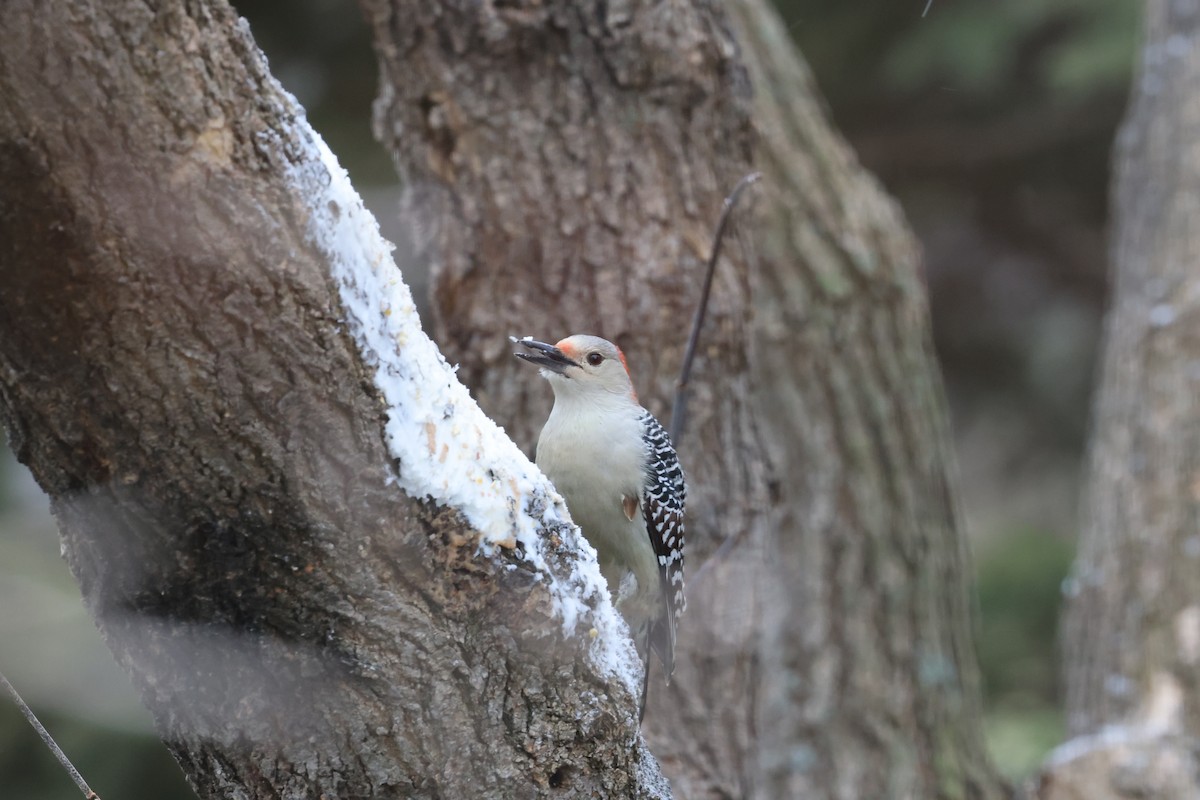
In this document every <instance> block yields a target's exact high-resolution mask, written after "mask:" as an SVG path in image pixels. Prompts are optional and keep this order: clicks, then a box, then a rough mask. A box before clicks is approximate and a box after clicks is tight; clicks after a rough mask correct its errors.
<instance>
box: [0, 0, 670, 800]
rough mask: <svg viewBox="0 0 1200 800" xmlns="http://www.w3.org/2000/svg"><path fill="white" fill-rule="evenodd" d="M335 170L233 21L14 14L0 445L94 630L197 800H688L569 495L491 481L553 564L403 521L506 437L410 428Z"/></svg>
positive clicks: (145, 9) (217, 15)
mask: <svg viewBox="0 0 1200 800" xmlns="http://www.w3.org/2000/svg"><path fill="white" fill-rule="evenodd" d="M311 139H312V134H311V131H310V130H309V129H308V128H307V126H306V124H304V123H303V119H302V115H301V112H300V111H299V110H298V109H297V108H296V107H295V106H294V103H293V101H292V100H291V99H290V98H289V97H287V96H286V95H285V94H284V93H283V92H282V91H281V90H280V89H279V87H278V85H277V84H276V83H275V82H274V80H273V79H272V78H271V77H270V75H269V74H268V73H267V70H266V64H265V61H264V59H263V58H262V56H261V55H260V54H259V53H258V51H257V49H256V48H255V46H254V43H253V41H252V40H251V38H250V36H249V34H248V32H247V30H246V28H245V27H244V25H243V24H241V23H240V22H239V21H238V19H237V17H236V15H235V14H234V13H233V11H232V10H231V9H230V8H229V7H228V5H226V4H225V3H223V2H219V0H214V1H211V2H200V3H193V2H186V3H185V2H169V1H165V2H161V3H154V4H147V3H143V2H134V0H61V2H53V3H43V2H37V1H36V0H10V1H9V2H4V3H2V4H0V187H3V190H2V191H0V418H2V419H3V422H4V425H5V428H6V429H7V432H8V435H9V440H10V443H11V445H12V448H13V450H14V452H15V453H16V454H17V456H18V458H19V459H20V460H21V461H22V462H23V463H25V464H26V465H28V466H29V468H30V469H31V470H32V472H33V474H34V476H35V477H36V478H37V480H38V482H39V483H40V485H41V486H42V487H43V488H44V489H45V490H46V492H47V493H48V494H49V495H50V498H51V503H52V508H53V511H54V514H55V516H56V518H57V520H58V524H59V526H60V529H61V532H62V544H63V552H64V554H65V556H66V559H67V561H68V563H69V565H70V567H71V569H72V571H73V573H74V574H75V576H76V578H77V580H78V581H79V584H80V587H81V589H82V593H83V598H84V601H85V603H86V604H87V607H88V608H89V610H90V611H91V613H92V614H93V615H94V617H95V619H96V622H97V624H98V626H99V627H100V629H101V631H102V633H103V634H104V637H105V639H106V641H107V642H108V644H109V646H110V647H111V649H112V651H113V653H114V655H115V656H116V658H117V660H118V661H119V662H120V663H121V665H122V666H123V667H124V668H125V669H126V670H127V671H128V672H129V673H130V675H131V676H132V677H133V679H134V681H135V683H136V684H137V686H138V687H139V688H140V690H141V693H142V697H143V699H144V701H145V702H146V704H147V706H148V707H149V708H150V710H151V711H152V712H153V714H154V717H155V720H156V722H157V725H158V728H159V731H160V733H161V734H162V736H163V738H164V739H165V740H166V742H167V744H168V746H169V747H170V748H171V750H172V752H173V753H174V754H175V756H176V757H177V758H178V760H179V762H180V764H181V765H182V766H183V769H184V771H185V772H186V773H187V776H188V779H189V780H190V781H191V783H192V785H193V786H194V787H195V788H196V790H197V792H198V793H199V794H201V795H202V796H204V797H214V798H215V797H221V798H281V797H284V798H311V797H322V798H330V799H332V798H367V797H371V798H379V797H426V798H434V797H451V798H466V797H488V798H492V797H496V798H504V797H520V798H527V797H531V796H539V795H542V794H554V795H555V796H566V797H572V796H578V797H596V796H601V797H615V796H643V797H662V796H665V795H666V794H667V793H668V791H669V790H668V789H667V788H666V787H665V786H664V785H663V784H662V783H661V779H660V776H659V774H658V768H657V765H656V764H655V762H654V760H653V758H652V757H650V755H649V754H648V752H647V750H646V748H645V746H644V745H643V744H642V741H641V738H640V737H639V735H638V733H637V727H636V717H635V715H634V713H633V707H634V698H633V697H632V695H631V692H630V691H629V689H628V688H626V687H627V685H628V684H627V683H625V682H622V681H620V680H618V679H617V678H616V677H614V675H613V674H611V670H608V669H604V668H603V666H604V665H603V664H598V663H597V662H596V661H595V660H594V659H593V658H591V657H589V654H590V653H592V652H593V650H594V648H595V647H596V645H595V644H594V643H592V642H593V637H592V636H589V635H588V633H589V623H590V624H592V625H596V626H600V622H599V620H601V619H602V617H601V615H600V611H601V610H602V609H603V602H604V601H597V599H596V597H595V596H593V597H591V598H588V597H582V596H581V597H580V600H581V601H584V604H581V605H580V606H579V611H580V614H581V623H582V624H581V626H579V627H577V629H576V630H577V634H576V635H565V636H564V634H563V618H562V616H561V613H560V612H559V611H556V610H555V603H554V597H552V596H551V592H550V590H549V589H548V587H551V586H553V585H563V586H569V585H570V584H571V581H572V576H575V577H578V574H579V573H577V572H575V571H576V570H578V569H579V568H580V565H579V564H578V563H577V553H578V548H577V545H576V544H575V543H573V534H572V532H571V531H570V530H569V529H568V528H567V527H566V526H564V525H562V524H559V525H557V526H555V525H551V524H548V523H542V522H538V521H537V520H529V519H528V517H527V515H529V514H531V513H533V512H536V511H537V508H538V507H539V505H540V507H545V505H546V504H547V502H548V501H547V499H546V497H547V490H546V489H545V488H541V489H537V490H536V491H535V492H533V493H532V494H529V495H526V496H519V495H518V494H517V492H516V489H513V490H512V492H511V494H509V495H506V493H507V492H509V489H508V488H507V487H509V486H510V485H512V486H516V485H517V482H518V481H519V480H525V481H526V482H528V479H525V478H522V477H521V476H520V475H519V474H516V473H515V472H514V473H512V474H506V473H504V472H497V473H495V474H492V475H490V476H488V480H489V481H490V483H489V484H488V485H487V486H484V487H483V489H487V490H489V491H492V492H494V493H497V495H498V496H499V497H500V498H501V499H502V500H503V498H504V497H506V496H508V497H509V499H510V500H511V507H510V508H508V509H506V511H505V514H506V517H510V518H511V520H510V521H512V524H513V525H514V526H515V525H516V524H517V522H519V521H521V520H525V521H527V522H529V523H530V524H531V525H536V533H537V534H538V538H536V539H529V540H520V541H518V540H510V541H508V542H507V543H505V542H503V541H502V542H500V543H499V544H497V545H496V546H494V547H493V548H491V550H492V551H494V555H488V554H486V553H484V552H480V548H481V544H480V538H479V534H478V533H477V532H476V531H473V530H472V529H471V527H470V526H469V525H468V524H467V523H466V522H465V521H464V518H463V517H462V516H461V515H460V514H459V513H458V512H457V511H456V510H455V508H452V507H449V506H448V505H446V504H445V502H444V501H445V498H444V497H442V496H440V495H439V494H438V493H437V491H436V490H434V491H431V492H430V493H429V496H411V497H410V496H406V495H405V494H404V493H402V492H401V491H400V490H399V489H398V488H397V486H396V482H397V481H399V482H400V484H401V485H412V484H413V482H414V481H417V482H419V480H420V479H421V476H422V474H423V473H424V471H425V470H427V469H430V468H432V466H431V465H432V464H433V463H434V462H435V460H437V459H440V458H444V457H445V453H444V451H440V450H438V448H437V447H435V444H440V445H444V446H447V447H450V446H453V447H460V446H466V447H476V446H482V445H480V444H479V442H482V441H483V438H482V437H480V438H478V439H476V438H473V437H475V436H476V435H478V433H479V431H478V429H477V428H478V425H477V422H478V419H481V418H478V417H473V416H472V413H471V411H472V409H471V408H467V407H465V405H464V406H463V407H459V408H454V407H451V406H449V405H448V406H446V407H445V408H444V410H443V409H441V408H439V409H438V415H437V419H426V420H424V421H422V420H420V419H417V420H415V421H411V424H410V425H409V426H408V428H404V427H403V426H402V425H397V426H396V429H395V430H393V428H392V427H391V426H392V425H396V422H395V420H396V419H397V416H399V417H403V415H404V414H405V413H409V412H412V411H413V409H411V408H405V407H397V406H395V405H392V406H391V407H389V405H388V401H386V400H385V398H384V397H382V396H381V389H380V385H381V384H380V383H379V381H380V378H379V374H378V373H377V371H376V367H377V366H378V363H377V362H379V361H380V359H381V358H382V357H381V356H380V352H383V351H375V356H376V360H374V361H373V360H371V359H370V358H369V357H368V356H367V355H365V354H364V352H363V349H362V343H361V341H359V333H358V332H356V327H357V328H359V329H361V328H362V326H363V325H364V324H365V323H364V322H363V321H362V319H360V318H356V317H355V315H354V313H353V312H352V310H351V309H350V308H349V307H348V305H347V304H346V302H345V298H346V296H347V295H346V294H345V292H346V291H352V290H355V289H356V288H357V289H358V290H360V291H361V288H362V287H354V286H349V285H348V284H347V283H346V282H345V281H344V280H335V278H334V276H333V269H334V267H335V266H336V265H335V264H334V263H333V262H334V261H336V260H337V259H343V260H344V259H351V260H353V259H372V258H378V256H379V253H378V251H377V250H374V251H373V250H371V249H370V248H369V247H366V246H364V244H363V242H362V241H357V240H355V241H347V242H343V243H342V244H341V245H339V246H338V247H337V248H331V246H330V245H329V244H328V242H327V241H326V239H327V238H328V237H330V236H332V235H333V233H334V232H335V230H336V231H341V230H343V228H338V227H337V226H338V225H339V224H341V221H342V220H343V219H344V218H346V217H347V215H353V214H355V213H357V212H356V211H355V209H354V207H353V206H354V203H353V202H352V200H353V199H352V198H351V202H347V200H346V198H345V197H343V196H341V195H337V194H335V193H330V192H331V191H332V190H331V189H330V187H332V186H334V185H335V183H336V181H334V182H332V183H331V181H332V177H331V176H332V173H331V172H330V171H328V170H327V169H326V167H325V165H324V164H323V163H322V161H321V160H320V156H319V153H318V152H317V151H316V150H315V149H314V145H313V142H312V141H311ZM343 266H344V265H343ZM389 268H390V266H389V265H386V264H384V263H376V264H375V265H374V273H375V274H383V275H384V280H386V278H387V270H388V269H389ZM381 271H382V272H381ZM363 302H365V303H367V304H368V305H369V304H370V303H376V304H377V303H378V298H370V297H368V298H365V299H364V300H363ZM392 312H395V313H396V314H406V313H411V311H409V310H406V309H405V308H395V309H388V310H387V311H384V312H382V313H381V314H379V315H378V316H379V319H382V318H384V317H385V316H386V315H387V314H390V313H392ZM379 319H376V320H375V322H376V323H379ZM356 320H357V321H356ZM419 345H420V343H419V342H418V341H416V338H415V337H410V338H409V339H408V340H406V341H400V342H398V343H395V344H392V343H389V344H388V346H389V347H394V348H395V350H394V351H392V352H388V353H385V355H386V356H387V358H388V359H390V360H388V361H387V363H388V364H389V365H390V366H391V367H393V368H395V369H396V371H397V372H398V373H406V372H407V373H411V372H412V371H414V370H425V369H427V368H428V366H429V360H428V359H427V360H426V362H424V363H423V362H419V361H417V360H416V356H415V354H416V352H417V351H419V350H421V347H420V346H419ZM432 366H433V369H432V371H430V372H428V374H426V375H425V377H424V380H426V381H428V384H429V385H428V386H423V387H421V388H427V389H428V390H429V391H430V392H436V391H438V390H439V389H438V382H439V381H440V382H447V381H449V380H452V378H447V375H448V374H449V371H448V369H446V368H445V366H444V365H443V364H438V363H436V362H434V363H433V365H432ZM392 377H393V378H396V377H397V376H395V375H394V376H392ZM398 378H399V379H403V380H407V381H410V382H411V381H414V380H417V379H416V378H414V377H413V376H412V375H410V374H399V375H398ZM389 418H390V419H391V423H389V428H388V431H387V433H385V427H384V426H385V423H386V422H388V420H389ZM460 420H463V421H464V422H463V424H462V428H463V430H462V431H455V432H454V433H453V435H452V436H450V437H449V438H447V439H445V440H439V441H437V442H435V435H437V436H441V435H442V434H443V433H444V432H445V431H443V429H442V427H439V426H442V425H443V423H445V428H446V429H447V430H448V429H449V428H450V427H452V426H454V425H456V424H457V423H458V421H460ZM447 435H448V434H447ZM396 436H399V437H401V438H403V437H405V436H408V437H415V441H417V442H418V443H421V442H424V441H425V438H426V436H428V437H429V442H430V448H429V449H430V452H429V453H428V462H429V464H424V463H422V462H421V461H420V460H419V459H417V460H413V461H411V462H404V463H396V461H395V459H396V458H397V457H396V455H395V452H394V451H393V449H392V444H393V443H394V442H393V438H394V437H396ZM389 437H393V438H389ZM472 452H473V451H472ZM488 455H489V454H486V453H483V454H480V455H479V456H478V458H480V459H483V458H486V457H487V456H488ZM435 456H436V457H435ZM526 463H527V462H526ZM513 464H514V465H515V466H514V469H517V468H519V466H520V465H519V463H518V462H517V461H515V460H514V461H513ZM483 489H481V490H480V491H483ZM505 525H506V523H505V521H503V520H502V521H501V522H500V523H498V525H497V528H499V530H491V531H483V532H482V533H483V534H487V535H490V536H491V537H492V538H493V539H496V538H498V537H500V536H503V534H504V531H505V530H506V528H505ZM534 550H536V551H538V552H539V553H541V555H542V556H543V557H544V558H545V560H546V566H545V567H537V566H535V564H534V563H533V562H532V560H531V559H532V556H533V553H532V552H531V551H534ZM556 582H557V583H556ZM580 594H581V593H580ZM559 599H560V600H561V599H562V598H559ZM591 632H592V633H598V635H599V638H600V639H601V640H603V639H604V637H606V636H608V634H607V633H606V632H605V631H604V630H601V631H594V630H593V631H591ZM623 641H624V644H626V645H628V641H627V640H623Z"/></svg>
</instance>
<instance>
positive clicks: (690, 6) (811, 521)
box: [362, 0, 1003, 798]
mask: <svg viewBox="0 0 1200 800" xmlns="http://www.w3.org/2000/svg"><path fill="white" fill-rule="evenodd" d="M362 3H363V6H364V8H365V9H366V11H367V15H368V18H369V19H370V21H371V23H372V25H373V28H374V32H375V44H376V50H377V52H378V53H379V55H380V58H381V61H382V76H381V90H380V91H381V93H380V98H379V101H378V103H377V107H376V126H377V132H378V134H379V136H380V138H381V140H382V141H383V142H384V144H385V145H386V146H387V147H388V148H389V150H390V151H391V152H392V154H393V156H394V158H395V160H396V162H397V163H398V165H399V167H400V171H401V175H402V178H403V179H404V181H405V183H406V185H407V186H408V187H409V190H408V201H407V203H406V208H407V213H408V218H409V220H410V221H411V222H412V225H411V236H410V238H409V239H408V240H407V241H405V242H402V243H401V248H400V249H401V252H402V253H404V255H405V257H407V258H409V259H411V260H412V262H414V263H424V264H428V265H430V266H432V268H433V269H434V270H435V273H436V287H435V290H434V294H435V302H436V306H437V309H438V322H437V333H438V338H439V340H440V341H442V342H443V343H444V346H445V348H446V352H447V354H448V355H449V356H450V357H451V358H452V359H456V360H459V361H461V362H462V363H463V369H462V370H461V372H460V374H462V375H464V376H465V379H466V380H467V381H468V383H469V384H470V385H471V386H472V387H473V391H474V393H475V396H476V397H477V398H478V399H479V401H480V403H481V405H482V406H483V407H484V408H485V410H487V411H488V412H489V414H491V415H493V416H494V417H495V418H497V419H498V420H500V421H502V422H503V424H504V425H505V427H506V428H507V429H508V430H509V431H510V432H512V433H513V434H514V436H515V437H516V438H517V440H518V441H520V442H524V443H525V445H526V446H527V448H531V447H532V444H533V442H534V438H535V435H536V431H537V429H538V428H539V427H540V425H541V423H542V421H543V420H544V419H545V416H546V412H547V411H548V408H549V402H550V396H549V395H550V393H549V391H548V390H547V387H546V386H544V385H543V384H542V383H541V382H540V381H539V380H537V379H536V378H535V377H533V376H532V375H530V374H529V373H528V372H527V371H524V370H520V368H519V366H518V365H517V364H516V362H515V361H514V360H513V359H512V356H511V355H510V351H509V348H507V347H506V346H504V341H503V339H502V338H501V336H502V335H503V334H508V333H513V334H526V333H528V334H533V335H536V336H538V337H540V338H549V339H551V340H553V339H555V338H557V337H559V336H565V335H567V334H569V333H576V332H588V333H596V334H599V335H601V336H604V337H606V338H609V339H612V340H614V341H616V342H617V343H618V344H620V345H621V346H622V347H623V349H624V350H625V352H626V354H627V355H628V359H629V363H630V367H631V371H632V372H633V373H634V376H635V379H636V380H637V384H638V389H639V394H640V396H641V397H642V399H643V402H645V403H646V404H647V405H648V407H649V408H650V409H651V410H652V411H654V412H656V413H657V414H659V415H660V416H664V412H665V411H666V404H665V403H666V398H667V397H669V395H670V392H671V389H672V386H673V381H674V379H675V377H676V373H677V370H678V367H679V362H680V355H681V352H682V349H683V346H684V342H685V339H686V335H687V328H688V321H689V318H690V315H691V312H692V310H693V307H694V305H695V301H696V298H697V295H698V291H699V283H700V276H701V270H702V265H703V263H704V260H705V258H706V257H707V255H708V246H709V238H710V236H711V229H712V226H713V223H714V222H715V220H716V217H717V215H718V212H719V209H720V206H721V201H722V198H723V196H724V195H725V193H726V192H728V191H729V189H730V188H731V187H732V186H733V185H734V183H735V182H736V180H737V179H738V178H739V177H740V176H741V175H743V174H745V173H746V172H747V171H748V170H750V169H751V168H753V167H754V166H758V167H759V168H761V169H763V170H764V171H765V173H766V176H767V180H766V181H765V184H766V187H765V189H764V190H763V191H762V193H761V196H760V198H759V200H758V201H757V205H758V211H759V213H757V214H754V215H751V214H750V212H749V210H745V209H744V210H742V211H741V212H739V213H740V215H741V216H744V217H746V218H747V223H746V224H745V225H744V226H743V230H744V231H745V235H744V236H743V237H740V238H739V239H738V242H737V244H739V245H740V246H733V245H731V246H730V247H728V249H727V250H726V254H727V256H726V258H725V259H724V260H723V263H722V264H721V266H720V270H719V273H718V279H717V286H716V288H715V290H714V297H713V311H712V312H711V314H710V318H709V321H708V325H707V327H706V329H705V331H704V335H703V338H702V347H701V351H700V356H699V359H698V361H697V365H696V373H695V374H696V377H695V378H694V380H693V387H694V388H693V392H694V397H693V399H692V402H691V406H690V407H691V409H692V411H691V418H690V419H689V420H688V425H687V430H686V433H685V434H684V437H683V441H681V442H679V443H678V444H679V448H680V453H681V458H682V460H683V463H684V467H685V469H686V470H687V472H688V478H689V498H688V499H689V502H688V536H689V541H688V564H689V569H690V570H691V573H692V576H693V577H692V578H691V580H690V582H689V585H688V602H689V607H688V613H687V614H686V615H685V616H684V617H683V619H682V622H681V629H680V643H679V656H678V657H677V665H678V668H677V671H676V673H675V680H674V682H673V683H672V685H671V687H669V688H665V687H664V686H663V685H662V682H661V680H657V679H656V680H654V681H653V683H652V686H651V703H650V709H649V712H648V714H647V718H646V723H645V727H646V731H647V737H648V739H649V741H650V743H651V745H652V749H653V750H654V751H655V753H656V754H657V755H658V756H659V759H660V761H661V763H662V764H663V766H664V769H665V771H666V772H667V773H668V775H669V776H670V778H671V780H672V784H673V786H674V788H675V791H676V792H677V793H678V794H679V795H680V796H683V797H689V798H703V797H767V798H775V797H811V798H819V797H830V798H833V797H837V798H858V797H896V798H900V797H979V798H984V797H989V798H990V797H999V796H1001V795H1002V794H1003V787H1002V786H1001V784H1000V782H999V781H998V779H997V778H996V777H995V775H994V773H993V771H992V770H991V768H990V766H989V764H988V762H987V759H986V756H985V754H984V750H983V746H982V739H981V736H980V719H979V698H978V686H977V674H976V665H975V661H974V654H973V652H972V650H971V643H970V613H969V603H968V602H967V596H966V592H965V589H964V585H965V579H966V572H967V565H966V561H965V557H964V544H963V538H962V531H961V528H960V526H959V522H958V517H957V513H956V508H955V500H954V490H953V486H952V484H951V480H950V478H949V477H948V475H949V462H950V457H949V450H948V446H947V437H946V419H945V409H944V407H943V400H942V394H941V387H940V383H939V379H938V376H937V372H936V367H935V364H934V360H933V354H932V350H931V346H930V339H929V329H928V316H927V309H926V305H925V298H924V288H923V285H922V283H921V278H920V274H919V255H918V251H917V248H916V246H915V243H914V241H913V239H912V236H911V233H909V231H908V229H907V227H906V226H905V224H904V222H903V220H902V218H901V216H900V214H899V212H898V211H897V209H896V208H895V206H894V204H893V203H892V202H891V201H889V200H888V199H887V198H886V197H885V196H884V195H883V193H882V192H881V191H880V190H879V188H878V186H877V185H876V184H875V183H874V181H872V180H871V179H870V178H869V177H868V176H866V175H865V174H864V173H863V171H862V170H861V168H860V167H859V166H858V165H857V164H856V163H855V162H854V160H853V158H852V156H851V155H850V154H849V152H848V150H847V148H846V146H845V145H844V144H843V143H842V142H841V141H840V140H839V139H838V138H837V137H836V136H835V135H834V134H833V133H832V132H831V131H830V130H829V127H828V123H827V122H826V121H825V119H824V116H823V114H822V113H821V111H820V110H819V100H818V99H817V97H816V93H815V89H814V88H813V85H812V82H811V80H810V78H809V76H808V74H807V72H806V70H805V68H804V67H803V65H802V63H801V62H800V60H799V58H798V56H797V55H796V54H795V52H794V50H793V48H792V46H791V44H790V42H789V41H788V39H787V36H786V32H785V30H784V28H783V26H782V25H781V24H780V22H779V20H778V18H777V17H776V16H775V14H774V12H773V11H771V10H770V9H769V7H767V6H766V5H765V4H764V3H763V2H760V0H739V2H734V3H731V4H729V6H728V9H726V7H725V6H723V5H721V4H715V3H709V2H695V3H686V4H685V3H672V4H661V3H648V2H626V3H611V2H610V3H602V2H573V3H568V2H541V3H513V4H503V5H501V4H478V3H470V2H465V0H450V2H444V3H440V4H437V5H436V6H433V5H431V4H428V3H420V2H416V0H362ZM751 87H753V89H752V88H751ZM756 191H757V190H756ZM751 216H753V221H752V222H750V221H749V220H750V218H751ZM735 533H736V534H738V535H740V536H742V539H741V544H740V545H739V546H738V547H736V548H735V549H734V550H733V551H732V553H731V555H730V556H729V557H728V558H726V559H724V560H722V561H720V562H719V563H714V564H710V565H707V566H706V567H702V568H701V569H700V570H698V569H697V567H699V566H700V565H703V564H705V561H706V559H707V558H708V557H709V556H710V555H711V554H712V553H713V551H714V550H715V549H716V548H717V547H718V546H719V545H720V543H721V542H722V541H724V540H725V538H726V537H727V536H729V535H731V534H735ZM698 572H702V574H700V575H697V573H698Z"/></svg>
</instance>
